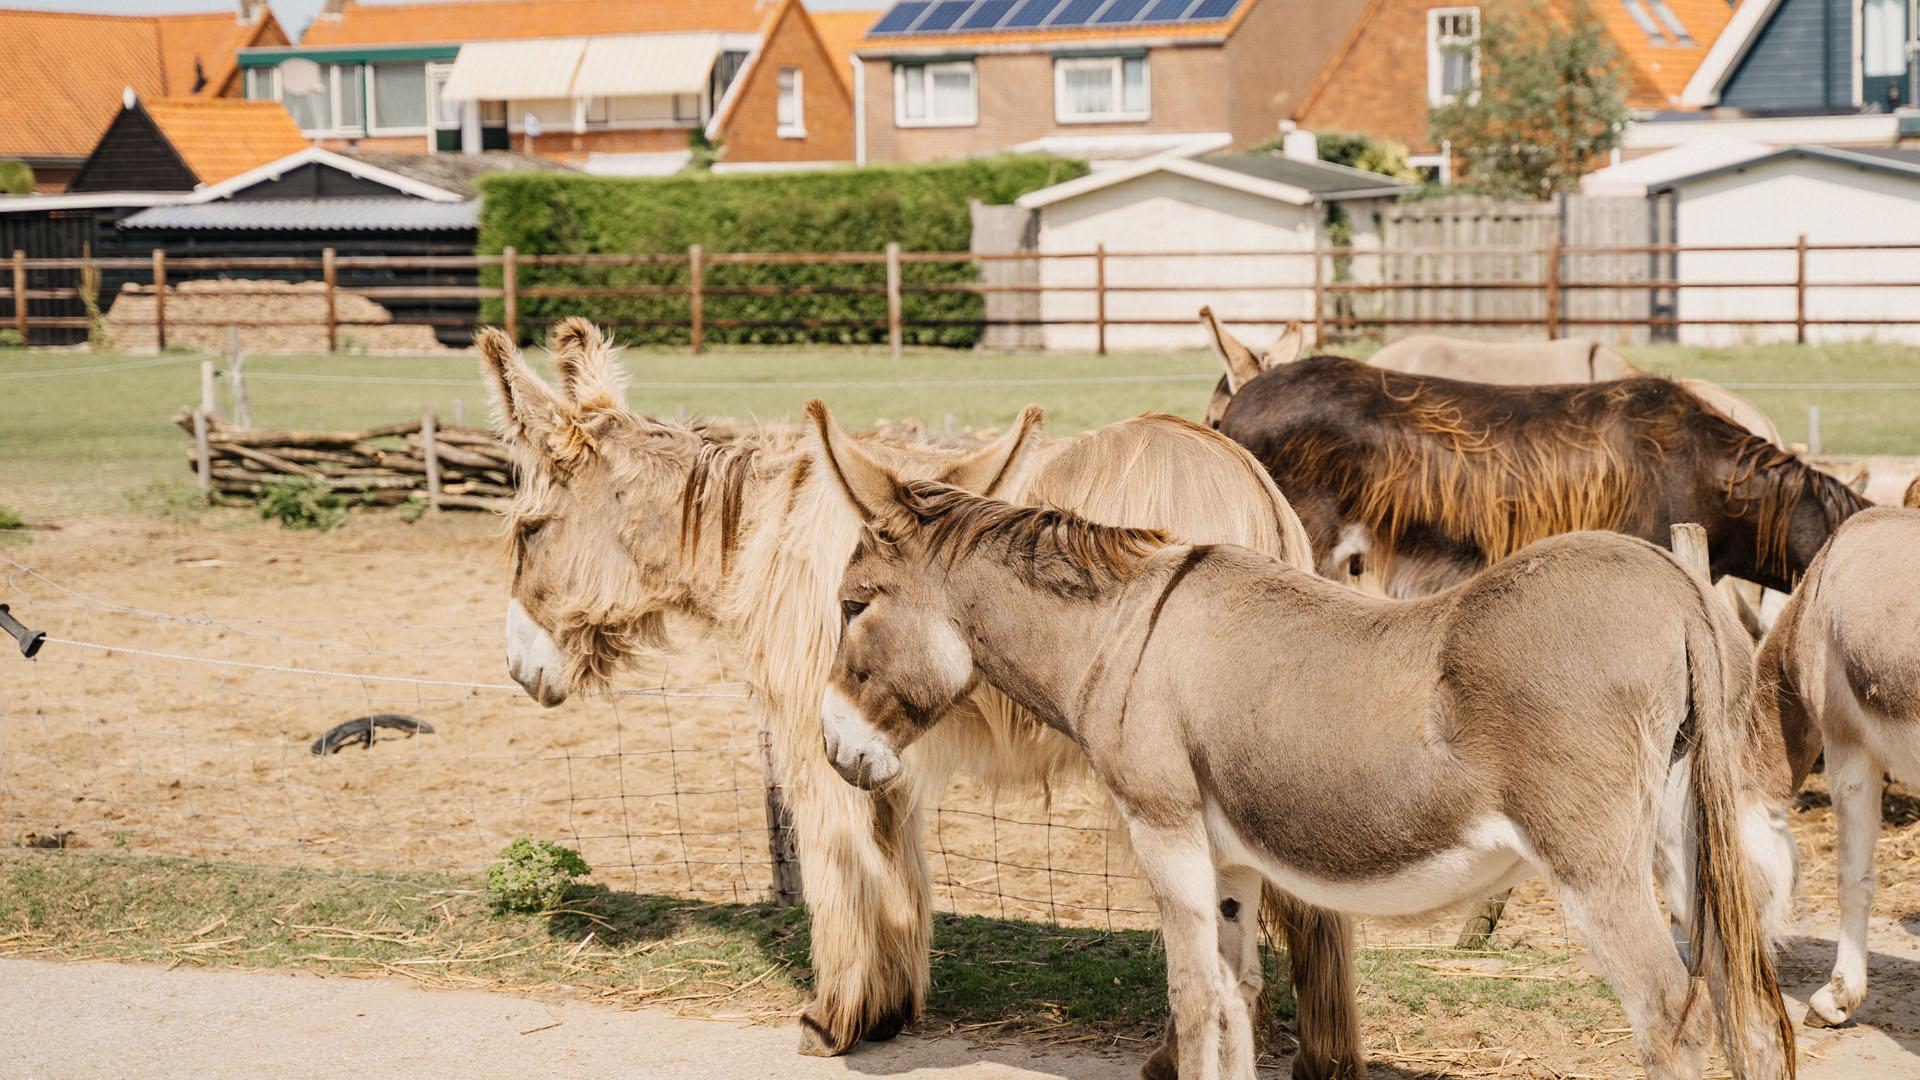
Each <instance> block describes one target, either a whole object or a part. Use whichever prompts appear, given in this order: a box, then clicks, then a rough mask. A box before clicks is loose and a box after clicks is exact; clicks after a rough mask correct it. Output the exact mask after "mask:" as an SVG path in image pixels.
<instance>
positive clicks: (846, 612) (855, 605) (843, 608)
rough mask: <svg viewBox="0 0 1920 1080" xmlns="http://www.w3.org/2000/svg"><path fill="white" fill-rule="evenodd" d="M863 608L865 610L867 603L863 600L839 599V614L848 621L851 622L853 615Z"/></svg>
mask: <svg viewBox="0 0 1920 1080" xmlns="http://www.w3.org/2000/svg"><path fill="white" fill-rule="evenodd" d="M865 610H867V603H866V601H864V600H842V601H840V615H841V617H842V618H844V619H846V620H847V621H848V622H852V621H853V617H854V616H856V615H858V614H860V613H861V612H863V611H865Z"/></svg>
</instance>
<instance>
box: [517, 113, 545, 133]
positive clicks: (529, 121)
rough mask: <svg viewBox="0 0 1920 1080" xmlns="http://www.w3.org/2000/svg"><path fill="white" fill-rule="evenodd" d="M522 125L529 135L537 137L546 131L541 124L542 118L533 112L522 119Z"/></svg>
mask: <svg viewBox="0 0 1920 1080" xmlns="http://www.w3.org/2000/svg"><path fill="white" fill-rule="evenodd" d="M520 127H521V128H522V130H524V131H525V132H526V133H527V134H528V135H531V136H533V137H534V138H536V139H537V138H539V137H540V136H541V135H542V134H543V133H544V131H545V129H544V128H542V127H541V126H540V118H539V117H537V116H535V115H533V114H532V113H528V114H526V116H525V117H523V118H522V119H521V122H520Z"/></svg>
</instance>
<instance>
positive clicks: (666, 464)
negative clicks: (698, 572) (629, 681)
mask: <svg viewBox="0 0 1920 1080" xmlns="http://www.w3.org/2000/svg"><path fill="white" fill-rule="evenodd" d="M476 344H477V345H478V346H479V349H480V356H481V369H482V370H483V371H484V372H485V374H486V375H487V381H488V384H489V387H490V389H491V391H492V396H493V403H494V412H495V418H496V421H497V425H498V428H499V431H500V435H501V438H502V439H503V440H504V441H505V442H506V444H507V446H508V447H509V449H510V451H511V453H512V455H513V458H514V462H515V465H516V468H517V473H518V483H517V484H516V490H515V493H514V500H513V503H512V505H511V507H510V508H509V509H508V511H507V515H506V516H507V526H508V533H507V535H508V545H509V551H510V553H511V555H512V559H513V591H512V597H511V599H510V600H509V601H508V604H507V668H508V670H509V671H510V672H511V673H512V674H513V677H514V680H515V681H516V682H518V683H519V684H520V685H521V686H522V687H524V688H525V689H526V691H527V693H528V694H529V695H531V696H532V697H534V698H535V699H536V700H538V701H539V702H540V703H541V704H543V705H548V706H552V705H558V704H559V703H560V702H562V701H564V700H566V697H567V695H568V694H569V693H572V692H574V691H576V690H580V689H586V688H591V687H594V686H598V685H602V684H604V683H605V681H606V680H607V678H608V677H609V676H610V675H611V674H612V673H613V672H614V671H615V670H616V669H617V668H618V667H619V666H620V664H621V663H623V662H625V661H626V660H628V659H630V658H632V657H633V656H635V655H637V654H638V653H640V652H641V651H643V650H648V649H659V648H664V647H665V646H666V645H667V639H666V630H665V614H666V612H667V611H669V610H674V609H678V608H683V607H684V606H685V605H686V601H687V590H686V588H685V586H684V584H683V583H682V581H681V578H682V577H683V575H681V574H679V573H677V567H676V566H675V562H676V559H677V552H678V550H679V549H678V537H677V535H676V530H677V528H678V520H677V518H675V517H674V516H672V515H670V514H667V513H664V512H662V511H661V510H660V509H659V508H660V507H663V506H676V505H677V504H678V502H679V500H680V491H681V487H682V486H683V482H684V477H685V475H686V471H687V469H686V467H685V465H684V464H682V463H683V462H684V461H688V460H692V459H693V458H695V457H696V456H697V455H698V454H699V452H700V450H701V446H702V444H703V443H704V441H705V440H703V439H702V438H701V436H700V435H699V434H698V433H696V432H693V431H690V430H687V429H685V428H682V427H678V426H675V425H669V424H662V423H659V422H657V421H654V420H651V419H648V418H646V417H644V416H639V415H636V414H634V413H632V412H630V411H628V409H627V407H626V405H625V403H624V402H625V397H624V394H625V390H624V386H625V382H626V378H625V373H624V372H623V371H622V370H621V369H620V367H619V365H618V364H617V363H616V362H615V360H614V358H613V350H612V349H611V348H610V347H609V346H608V345H607V343H606V341H605V340H604V339H603V338H602V337H601V334H600V331H599V330H598V329H596V328H595V327H594V326H593V325H592V324H591V323H589V322H587V321H586V320H584V319H569V320H567V321H566V322H564V323H562V324H561V325H560V326H559V327H557V328H556V329H555V331H554V336H553V342H552V346H551V348H552V352H553V356H554V364H555V366H556V367H557V368H558V369H559V375H560V385H559V388H558V389H557V390H556V389H554V388H551V387H549V386H548V385H547V384H546V383H545V382H543V381H541V379H540V378H539V377H538V376H537V375H535V374H534V373H533V371H532V370H531V369H530V368H528V366H527V365H526V363H525V361H524V360H523V359H522V358H521V356H520V353H519V350H518V349H516V348H515V347H514V344H513V342H512V341H511V340H509V339H508V338H507V336H506V335H505V334H503V333H501V332H500V331H498V330H494V329H487V330H483V331H481V332H480V334H479V336H478V338H477V339H476Z"/></svg>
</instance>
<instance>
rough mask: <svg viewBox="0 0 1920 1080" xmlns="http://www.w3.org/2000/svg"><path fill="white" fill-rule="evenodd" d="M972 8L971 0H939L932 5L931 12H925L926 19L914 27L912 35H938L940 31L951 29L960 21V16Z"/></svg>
mask: <svg viewBox="0 0 1920 1080" xmlns="http://www.w3.org/2000/svg"><path fill="white" fill-rule="evenodd" d="M972 6H973V0H940V2H939V3H937V4H935V5H933V10H932V11H929V12H927V17H926V18H924V19H921V20H920V21H919V23H917V24H916V25H915V26H914V28H913V30H914V33H917V34H928V33H939V32H940V31H942V30H948V29H951V28H952V27H953V24H954V23H957V22H959V21H960V16H962V15H965V14H966V13H967V9H968V8H970V7H972Z"/></svg>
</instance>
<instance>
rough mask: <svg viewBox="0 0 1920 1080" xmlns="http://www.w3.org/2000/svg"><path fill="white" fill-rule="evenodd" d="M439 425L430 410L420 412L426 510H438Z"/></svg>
mask: <svg viewBox="0 0 1920 1080" xmlns="http://www.w3.org/2000/svg"><path fill="white" fill-rule="evenodd" d="M439 435H440V424H439V419H438V418H437V417H435V416H434V415H433V410H432V409H422V410H420V453H421V455H422V456H423V457H425V458H426V459H427V509H429V510H438V509H440V438H439Z"/></svg>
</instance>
